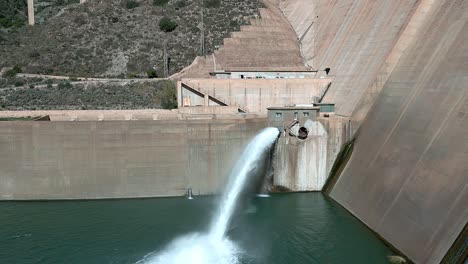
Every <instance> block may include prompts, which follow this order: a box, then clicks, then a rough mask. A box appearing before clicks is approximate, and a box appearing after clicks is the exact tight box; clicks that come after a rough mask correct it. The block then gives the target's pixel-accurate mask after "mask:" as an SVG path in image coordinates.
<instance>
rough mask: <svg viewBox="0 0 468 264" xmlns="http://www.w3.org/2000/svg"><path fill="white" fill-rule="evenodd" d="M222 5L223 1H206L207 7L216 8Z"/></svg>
mask: <svg viewBox="0 0 468 264" xmlns="http://www.w3.org/2000/svg"><path fill="white" fill-rule="evenodd" d="M220 5H221V0H205V7H207V8H216V7H219V6H220Z"/></svg>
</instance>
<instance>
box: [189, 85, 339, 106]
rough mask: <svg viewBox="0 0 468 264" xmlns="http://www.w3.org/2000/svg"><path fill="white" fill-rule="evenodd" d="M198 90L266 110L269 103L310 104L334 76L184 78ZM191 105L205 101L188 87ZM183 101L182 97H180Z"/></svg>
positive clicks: (230, 102) (273, 104)
mask: <svg viewBox="0 0 468 264" xmlns="http://www.w3.org/2000/svg"><path fill="white" fill-rule="evenodd" d="M183 82H184V83H186V84H188V85H190V86H191V87H193V88H196V89H197V90H200V91H203V92H204V93H207V94H209V95H212V96H214V97H216V98H219V99H221V100H223V101H224V102H225V103H228V104H230V105H238V106H240V107H242V108H243V109H245V110H246V111H248V112H249V113H262V114H266V113H267V107H274V106H285V105H290V104H310V103H313V102H314V97H321V96H322V94H323V93H324V91H325V90H326V88H327V87H328V85H329V84H330V82H331V79H326V78H323V79H183ZM180 96H181V97H183V98H184V97H189V98H190V100H189V101H190V102H191V105H204V98H203V97H200V96H198V95H196V94H194V93H192V92H190V91H188V90H186V89H183V90H182V91H181V92H180ZM180 101H182V100H180Z"/></svg>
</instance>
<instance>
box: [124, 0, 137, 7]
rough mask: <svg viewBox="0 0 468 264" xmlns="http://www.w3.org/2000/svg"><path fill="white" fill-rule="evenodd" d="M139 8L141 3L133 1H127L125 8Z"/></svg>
mask: <svg viewBox="0 0 468 264" xmlns="http://www.w3.org/2000/svg"><path fill="white" fill-rule="evenodd" d="M139 6H140V3H138V2H136V1H133V0H127V2H126V3H125V7H126V8H127V9H133V8H136V7H139Z"/></svg>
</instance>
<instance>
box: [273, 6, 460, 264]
mask: <svg viewBox="0 0 468 264" xmlns="http://www.w3.org/2000/svg"><path fill="white" fill-rule="evenodd" d="M278 4H279V5H280V7H281V9H282V10H283V13H284V14H285V16H286V17H287V18H288V20H289V21H290V23H291V25H292V26H293V27H294V29H295V31H296V35H297V38H298V40H299V41H300V42H301V51H302V54H303V55H304V57H305V60H306V61H307V63H308V65H310V66H311V67H312V68H313V69H316V70H317V69H318V70H321V69H324V68H330V77H331V78H333V82H332V85H331V87H330V89H329V91H328V93H327V94H326V96H325V98H324V100H325V101H327V102H333V103H335V104H336V112H337V114H339V115H342V116H345V117H348V118H350V119H351V120H352V121H353V123H354V127H355V128H359V126H360V125H361V124H362V126H361V127H360V128H359V130H358V133H357V135H356V141H355V146H354V151H353V153H352V156H351V159H350V161H349V163H348V164H347V166H346V168H345V170H344V171H343V173H342V175H341V177H340V178H339V180H338V182H337V183H336V185H335V187H334V189H333V190H332V192H331V196H332V197H333V198H334V199H336V200H337V201H338V202H340V203H341V204H342V205H343V206H344V207H346V208H347V209H348V210H349V211H351V212H352V213H353V214H355V215H356V216H357V217H358V218H359V219H361V220H362V221H363V222H364V223H366V224H367V225H368V226H369V227H371V228H372V229H373V230H374V231H376V232H377V233H379V234H380V235H381V236H382V237H383V238H385V239H386V240H387V241H389V242H390V243H391V244H392V245H394V246H395V247H396V248H397V249H399V250H400V251H402V252H403V253H404V254H406V255H407V256H408V257H409V258H410V259H411V260H413V261H414V262H416V263H439V262H440V261H441V260H442V259H443V257H444V255H445V254H446V253H447V251H448V249H449V248H450V246H451V245H452V244H453V242H454V241H455V239H456V237H457V236H458V235H459V234H460V232H461V230H462V229H463V227H464V226H465V224H466V223H467V222H468V207H467V206H466V205H467V204H468V188H467V186H468V167H467V165H466V161H467V160H468V156H467V150H468V97H467V92H468V80H467V73H468V66H467V64H466V62H467V61H468V34H467V32H468V24H467V23H468V1H466V0H455V1H454V0H441V1H434V0H419V1H417V0H402V1H387V0H375V1H366V0H343V1H341V0H340V1H328V0H317V1H307V0H282V1H278ZM465 250H466V249H465Z"/></svg>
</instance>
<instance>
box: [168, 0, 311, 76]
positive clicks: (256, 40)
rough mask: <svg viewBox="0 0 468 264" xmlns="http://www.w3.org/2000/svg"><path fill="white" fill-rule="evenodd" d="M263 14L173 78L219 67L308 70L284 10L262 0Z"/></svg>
mask: <svg viewBox="0 0 468 264" xmlns="http://www.w3.org/2000/svg"><path fill="white" fill-rule="evenodd" d="M263 3H264V4H265V6H266V8H261V9H260V10H259V12H260V18H254V19H251V20H250V25H244V26H241V27H240V31H238V32H232V33H231V34H230V36H229V37H228V38H225V39H224V41H223V45H222V46H221V47H219V48H218V49H217V50H215V52H214V53H213V54H212V55H208V56H204V57H197V58H196V59H195V60H194V62H193V63H192V64H191V65H190V66H188V67H187V68H185V69H184V70H182V71H181V72H180V73H177V74H175V75H173V76H172V77H171V78H172V79H181V78H200V77H204V78H205V77H206V78H209V77H210V75H209V73H210V72H216V71H239V70H240V71H251V70H255V71H307V70H310V68H309V67H307V66H305V63H304V59H303V57H302V54H301V50H300V46H299V42H298V39H297V36H296V33H295V31H294V29H293V28H292V27H291V25H290V24H289V22H288V21H287V19H286V18H285V17H284V15H283V14H282V12H281V10H280V9H279V8H278V7H277V6H276V5H275V4H274V3H272V2H271V1H270V0H265V1H263Z"/></svg>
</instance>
